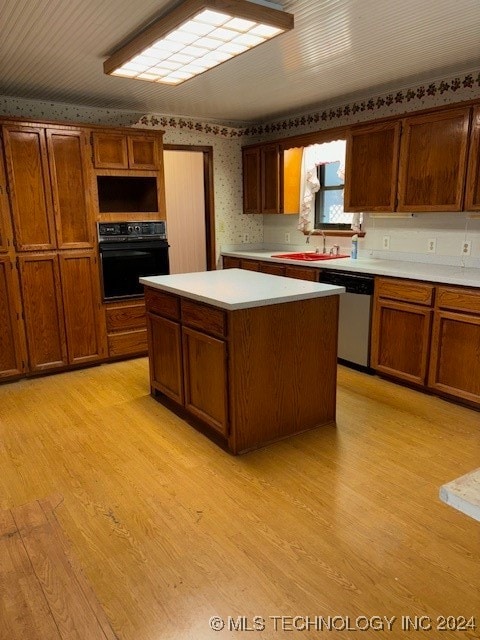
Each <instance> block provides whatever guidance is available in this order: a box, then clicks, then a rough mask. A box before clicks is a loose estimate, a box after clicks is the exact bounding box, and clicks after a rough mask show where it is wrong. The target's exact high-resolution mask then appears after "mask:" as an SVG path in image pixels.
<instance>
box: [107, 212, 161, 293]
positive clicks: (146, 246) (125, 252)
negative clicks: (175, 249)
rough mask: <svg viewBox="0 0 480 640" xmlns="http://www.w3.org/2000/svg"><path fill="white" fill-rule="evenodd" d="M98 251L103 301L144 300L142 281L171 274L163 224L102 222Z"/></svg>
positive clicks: (159, 222)
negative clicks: (143, 277)
mask: <svg viewBox="0 0 480 640" xmlns="http://www.w3.org/2000/svg"><path fill="white" fill-rule="evenodd" d="M98 247H99V250H100V265H101V279H102V286H103V299H104V300H119V299H123V298H138V297H141V296H142V295H143V286H142V285H141V284H140V283H139V282H138V279H139V278H141V277H142V276H160V275H167V274H168V273H169V271H170V269H169V262H168V242H167V231H166V223H165V221H163V220H156V221H146V222H139V221H134V222H99V223H98Z"/></svg>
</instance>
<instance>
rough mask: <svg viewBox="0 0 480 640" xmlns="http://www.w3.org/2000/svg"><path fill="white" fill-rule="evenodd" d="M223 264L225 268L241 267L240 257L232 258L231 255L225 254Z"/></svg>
mask: <svg viewBox="0 0 480 640" xmlns="http://www.w3.org/2000/svg"><path fill="white" fill-rule="evenodd" d="M222 264H223V268H224V269H241V266H242V265H241V260H240V258H232V257H231V256H223V258H222Z"/></svg>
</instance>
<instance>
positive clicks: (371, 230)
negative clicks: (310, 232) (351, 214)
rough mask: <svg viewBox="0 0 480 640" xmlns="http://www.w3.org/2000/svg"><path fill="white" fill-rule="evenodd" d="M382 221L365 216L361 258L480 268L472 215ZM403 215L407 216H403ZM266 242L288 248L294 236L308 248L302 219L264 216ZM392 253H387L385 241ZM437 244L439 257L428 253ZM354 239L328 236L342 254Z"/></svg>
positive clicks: (479, 233) (478, 227)
mask: <svg viewBox="0 0 480 640" xmlns="http://www.w3.org/2000/svg"><path fill="white" fill-rule="evenodd" d="M393 215H394V214H392V217H390V216H389V217H382V216H380V214H376V215H375V214H371V215H368V214H364V224H363V230H364V231H366V236H365V237H364V238H360V239H359V255H360V256H362V255H363V256H369V257H374V258H382V259H386V260H408V261H415V262H424V263H432V264H445V265H464V266H466V267H476V268H480V219H479V218H475V217H474V218H472V217H471V215H472V214H468V213H417V214H414V216H413V217H411V218H400V217H398V218H395V217H393ZM402 215H403V214H402ZM263 224H264V234H263V240H264V242H265V243H266V244H269V245H272V244H282V245H285V234H286V233H288V234H290V244H291V245H292V246H295V245H296V246H303V247H305V248H307V247H308V245H307V244H306V236H304V235H303V233H302V232H301V231H298V229H297V224H298V216H294V215H291V216H285V215H284V216H266V215H265V216H264V223H263ZM385 236H387V237H388V242H389V249H388V250H384V249H383V245H384V237H385ZM431 240H434V241H435V245H436V246H435V253H430V252H429V251H428V246H429V241H431ZM465 240H468V241H470V244H471V248H470V256H462V255H461V251H462V247H463V243H464V242H465ZM350 242H351V240H350V238H345V237H342V236H327V238H326V245H327V248H330V247H332V246H333V245H334V244H338V245H339V246H340V250H341V252H342V253H350ZM322 245H323V239H322V237H321V236H311V238H310V249H312V250H315V248H316V247H320V248H322Z"/></svg>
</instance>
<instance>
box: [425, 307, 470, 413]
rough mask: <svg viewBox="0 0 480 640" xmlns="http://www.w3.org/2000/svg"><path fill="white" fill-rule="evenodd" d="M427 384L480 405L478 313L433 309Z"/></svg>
mask: <svg viewBox="0 0 480 640" xmlns="http://www.w3.org/2000/svg"><path fill="white" fill-rule="evenodd" d="M428 385H429V387H431V388H432V389H435V390H436V391H440V392H443V393H447V394H449V395H452V396H455V397H457V398H463V399H464V400H468V401H470V402H474V403H476V404H479V405H480V316H473V315H472V316H470V315H467V314H461V313H454V312H450V311H435V315H434V322H433V334H432V357H431V365H430V372H429V378H428Z"/></svg>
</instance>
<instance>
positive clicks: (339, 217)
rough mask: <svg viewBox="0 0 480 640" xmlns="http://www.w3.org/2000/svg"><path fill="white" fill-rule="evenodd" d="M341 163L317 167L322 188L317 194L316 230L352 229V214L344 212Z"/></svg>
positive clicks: (329, 163) (330, 163)
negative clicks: (340, 172)
mask: <svg viewBox="0 0 480 640" xmlns="http://www.w3.org/2000/svg"><path fill="white" fill-rule="evenodd" d="M339 169H340V161H338V162H328V163H326V164H320V165H318V166H317V177H318V181H319V183H320V188H319V190H318V191H317V192H316V194H315V229H338V230H343V229H350V228H351V223H352V214H351V213H345V212H344V210H343V190H344V187H345V185H344V183H343V178H340V177H339V175H338V172H339Z"/></svg>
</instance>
